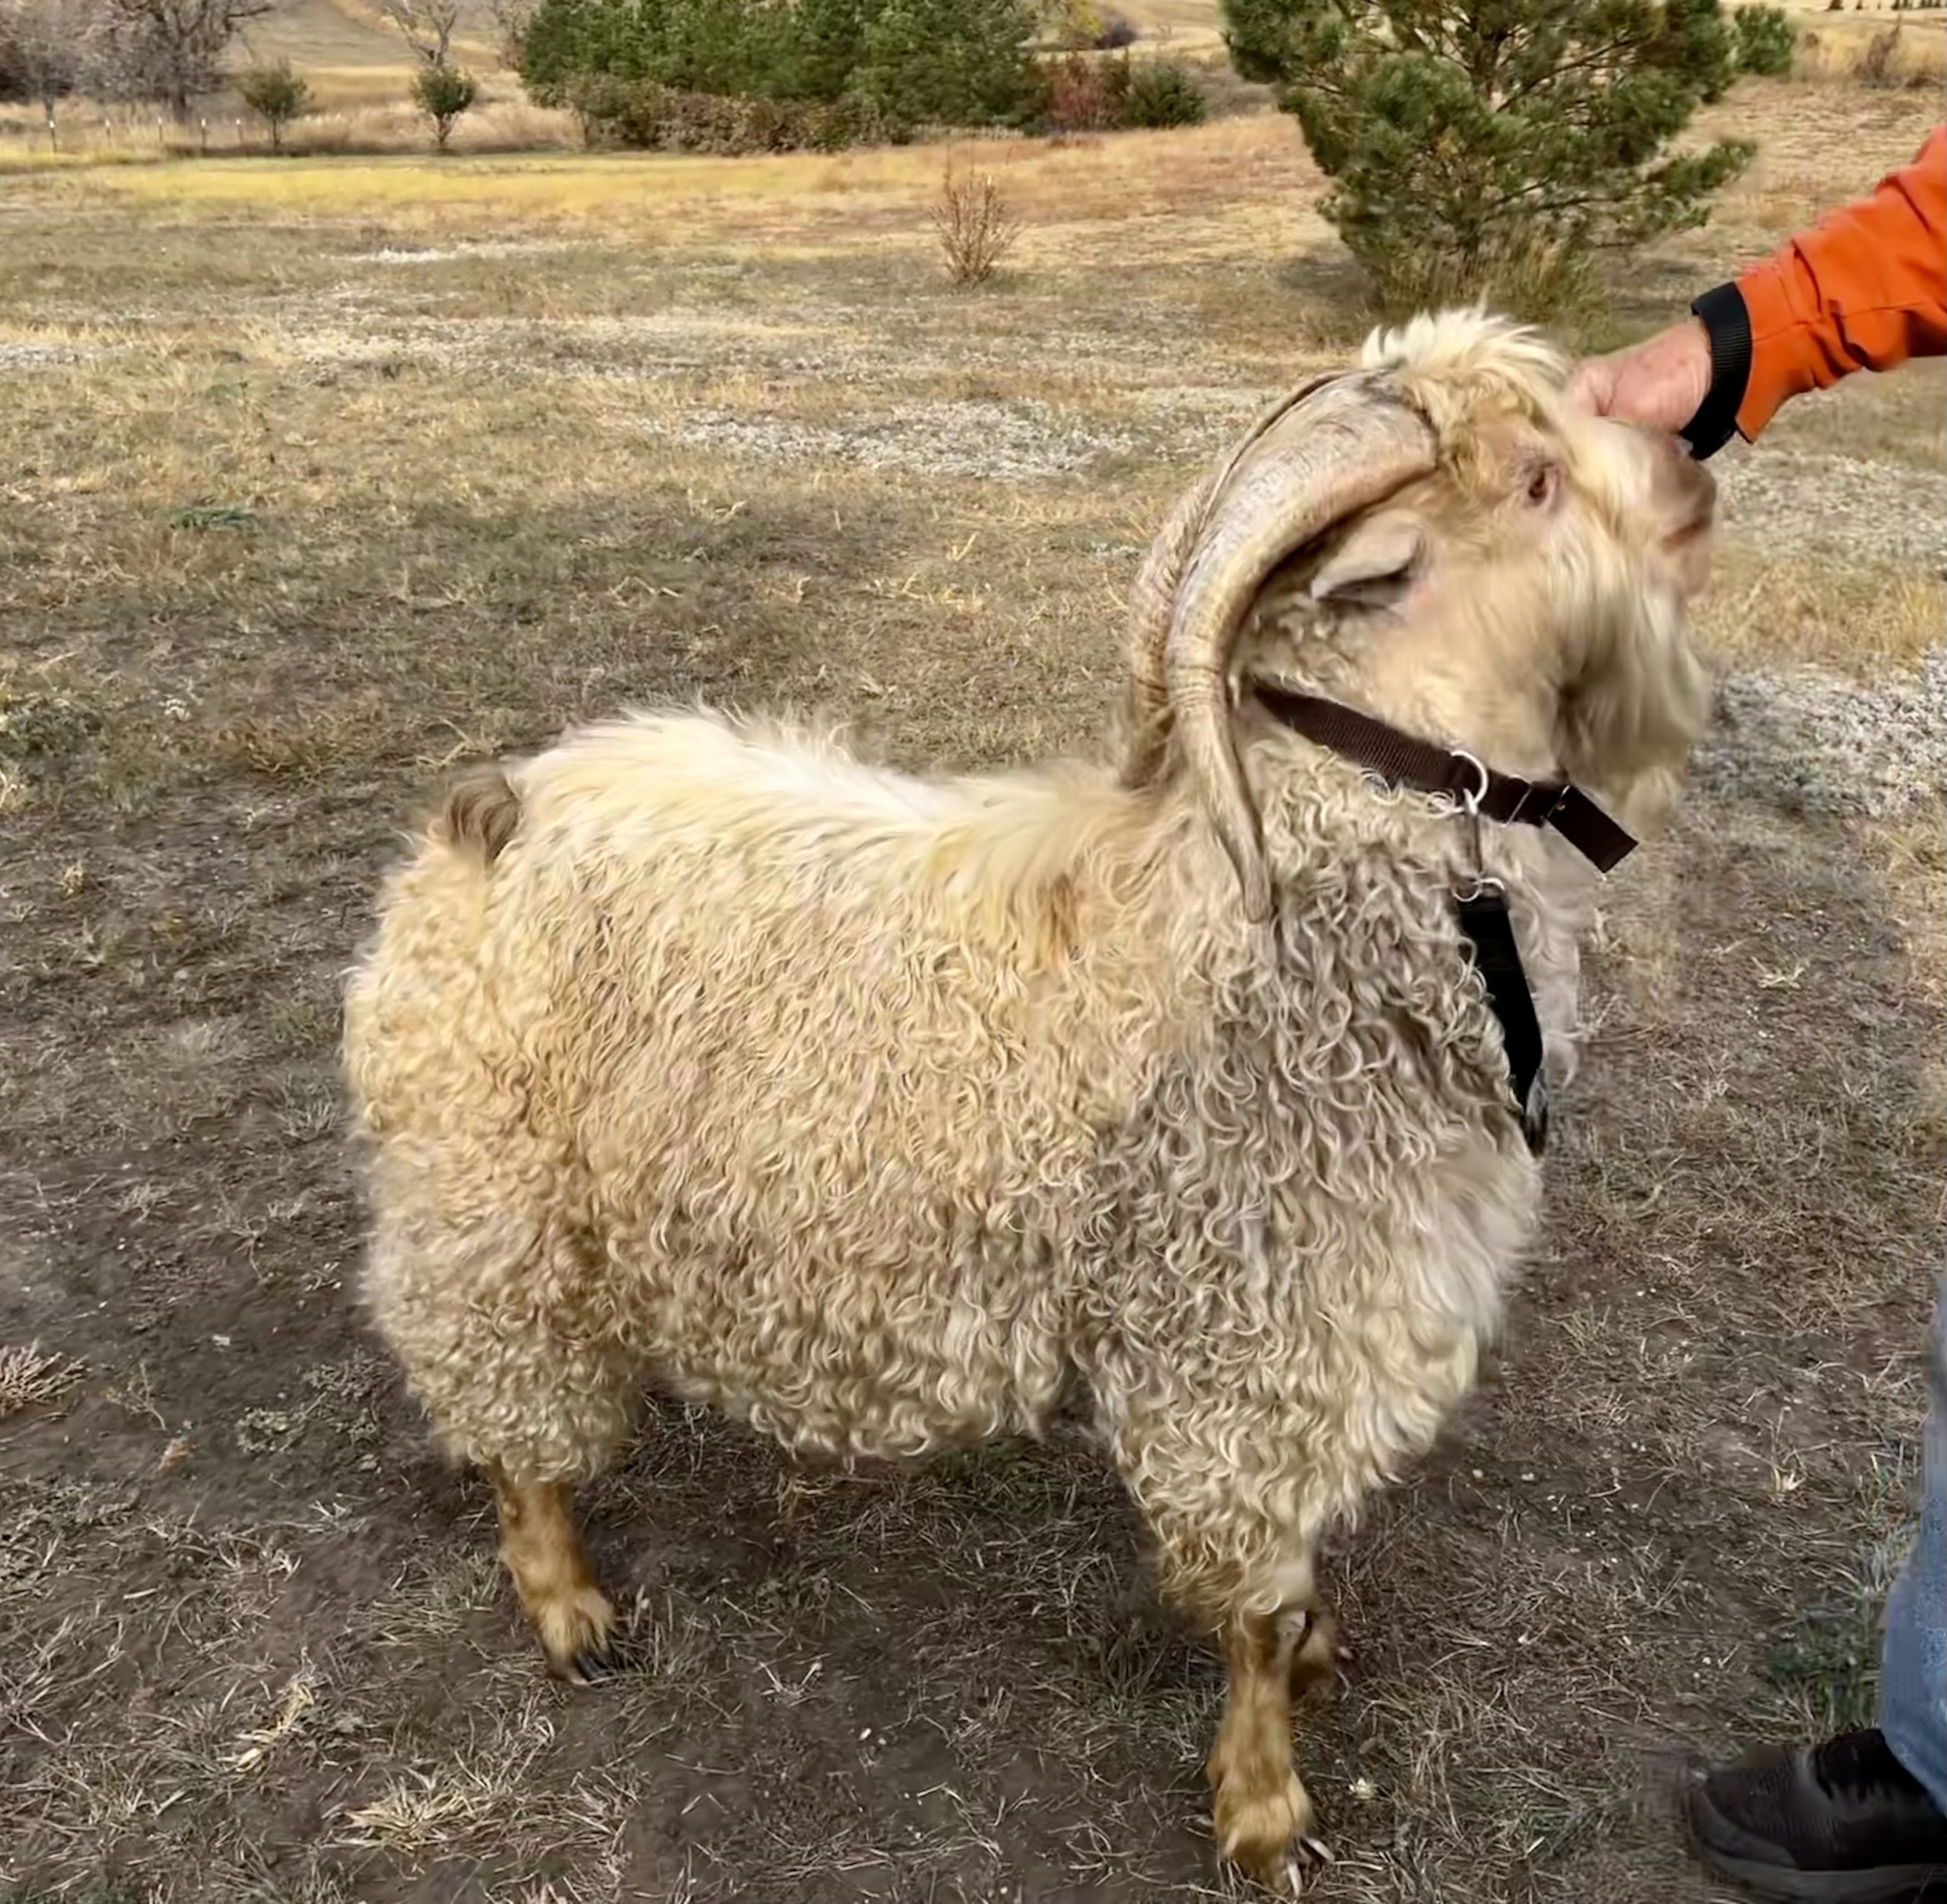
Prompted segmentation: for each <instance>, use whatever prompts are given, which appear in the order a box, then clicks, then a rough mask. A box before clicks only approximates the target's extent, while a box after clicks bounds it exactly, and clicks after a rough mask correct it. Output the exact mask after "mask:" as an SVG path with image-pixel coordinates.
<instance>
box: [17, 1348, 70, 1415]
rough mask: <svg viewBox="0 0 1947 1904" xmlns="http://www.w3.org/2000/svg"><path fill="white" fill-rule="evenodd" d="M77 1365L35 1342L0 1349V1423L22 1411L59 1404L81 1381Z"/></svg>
mask: <svg viewBox="0 0 1947 1904" xmlns="http://www.w3.org/2000/svg"><path fill="white" fill-rule="evenodd" d="M81 1374H82V1370H81V1364H80V1363H79V1362H70V1361H69V1360H68V1358H67V1357H66V1356H62V1355H56V1354H54V1353H51V1352H50V1351H49V1350H46V1349H43V1348H42V1347H41V1346H40V1343H37V1342H30V1343H27V1345H26V1346H25V1347H24V1348H20V1347H17V1348H0V1421H5V1419H7V1417H8V1416H10V1415H17V1414H19V1413H21V1411H22V1410H24V1409H28V1408H36V1407H40V1406H41V1405H42V1404H43V1403H47V1402H51V1401H59V1400H60V1399H61V1397H62V1396H63V1395H65V1394H67V1392H68V1390H69V1389H71V1388H72V1387H74V1385H75V1383H77V1382H78V1381H80V1380H81Z"/></svg>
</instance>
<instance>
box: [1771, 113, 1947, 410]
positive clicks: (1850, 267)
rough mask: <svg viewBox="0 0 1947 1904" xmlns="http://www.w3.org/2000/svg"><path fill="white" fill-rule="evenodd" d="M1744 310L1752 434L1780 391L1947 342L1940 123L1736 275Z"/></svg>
mask: <svg viewBox="0 0 1947 1904" xmlns="http://www.w3.org/2000/svg"><path fill="white" fill-rule="evenodd" d="M1737 288H1738V291H1739V294H1740V295H1741V296H1742V297H1743V299H1744V304H1745V310H1747V311H1748V313H1750V318H1751V374H1750V377H1749V378H1748V380H1747V381H1746V383H1745V386H1744V397H1743V400H1742V402H1740V403H1739V405H1738V410H1737V428H1738V434H1739V435H1740V436H1742V437H1745V439H1746V440H1749V439H1750V438H1752V437H1755V436H1756V435H1757V434H1758V431H1761V429H1763V428H1764V426H1765V424H1768V423H1769V422H1770V421H1771V418H1772V415H1773V414H1774V412H1776V410H1777V408H1778V406H1779V405H1780V404H1781V403H1783V402H1784V401H1785V399H1787V397H1791V396H1797V395H1798V394H1799V393H1800V392H1801V391H1803V390H1822V389H1825V388H1826V387H1827V386H1828V385H1829V384H1833V383H1837V382H1838V380H1839V379H1840V378H1841V377H1844V376H1846V375H1847V374H1848V373H1850V372H1852V371H1853V370H1891V368H1892V367H1893V366H1894V365H1895V364H1903V363H1904V362H1905V361H1906V360H1907V358H1910V357H1938V356H1939V355H1940V354H1942V352H1943V351H1947V126H1936V127H1935V128H1934V129H1933V132H1932V133H1931V134H1930V135H1929V137H1928V138H1927V141H1926V144H1925V145H1923V146H1922V147H1921V148H1920V154H1919V156H1918V157H1917V158H1916V159H1915V160H1914V162H1913V164H1910V165H1909V166H1907V167H1906V168H1905V169H1904V170H1902V171H1898V172H1895V173H1890V174H1889V175H1888V176H1887V177H1885V178H1884V179H1882V180H1880V182H1879V185H1878V186H1877V187H1876V189H1874V190H1873V191H1872V192H1870V193H1869V194H1868V195H1866V197H1865V198H1863V199H1858V200H1856V202H1854V203H1853V204H1851V205H1847V206H1846V207H1844V208H1843V209H1842V210H1841V211H1834V212H1833V213H1832V214H1831V215H1830V216H1829V217H1828V218H1824V219H1822V220H1821V221H1819V223H1818V224H1816V225H1815V226H1814V227H1812V229H1811V230H1809V231H1805V232H1801V233H1800V234H1799V235H1798V237H1796V238H1794V239H1793V240H1791V242H1790V243H1789V244H1787V245H1785V246H1783V247H1782V248H1781V249H1780V250H1778V251H1777V252H1774V253H1773V254H1772V255H1771V256H1770V257H1769V258H1768V259H1765V261H1764V262H1763V263H1762V264H1761V265H1753V266H1752V269H1750V270H1749V271H1748V272H1745V274H1744V275H1743V276H1742V277H1741V278H1739V279H1738V280H1737Z"/></svg>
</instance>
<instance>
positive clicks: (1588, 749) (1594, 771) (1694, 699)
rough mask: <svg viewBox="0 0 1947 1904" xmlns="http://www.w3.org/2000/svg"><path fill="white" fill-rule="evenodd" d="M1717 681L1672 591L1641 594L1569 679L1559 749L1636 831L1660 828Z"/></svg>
mask: <svg viewBox="0 0 1947 1904" xmlns="http://www.w3.org/2000/svg"><path fill="white" fill-rule="evenodd" d="M1559 719H1560V729H1561V732H1560V736H1559V741H1558V752H1559V755H1560V758H1561V762H1562V765H1563V768H1564V770H1565V771H1567V774H1568V776H1569V777H1570V778H1571V779H1572V780H1574V781H1576V782H1577V784H1579V785H1580V786H1582V787H1585V788H1587V790H1588V791H1589V792H1590V793H1592V794H1593V795H1594V796H1596V797H1597V798H1598V799H1600V800H1602V803H1603V805H1604V806H1605V807H1606V808H1607V809H1608V810H1609V812H1610V813H1611V814H1612V815H1613V816H1614V817H1615V818H1616V819H1617V820H1618V822H1621V825H1624V826H1626V827H1628V828H1629V830H1630V831H1631V832H1632V833H1639V834H1640V833H1646V832H1650V831H1655V830H1656V828H1659V827H1660V826H1661V825H1663V822H1665V821H1666V819H1667V818H1668V817H1669V813H1670V811H1671V809H1672V807H1673V806H1675V803H1676V800H1677V798H1678V796H1679V794H1680V793H1682V789H1683V782H1684V777H1685V769H1686V768H1687V767H1688V763H1689V758H1690V750H1691V748H1692V747H1693V746H1694V745H1695V744H1696V742H1698V740H1700V739H1702V737H1703V736H1704V732H1705V730H1706V729H1707V727H1708V726H1709V724H1710V676H1709V675H1707V673H1706V672H1704V666H1703V663H1701V661H1699V660H1698V657H1697V655H1696V653H1695V650H1694V649H1693V648H1692V647H1691V643H1690V638H1689V634H1688V629H1687V627H1686V624H1685V616H1684V612H1683V609H1682V605H1681V604H1680V603H1679V602H1675V601H1674V600H1669V599H1664V600H1656V599H1650V600H1639V601H1638V602H1637V603H1636V604H1635V605H1634V613H1633V614H1631V615H1629V616H1628V618H1627V619H1626V620H1625V621H1621V623H1619V624H1618V625H1616V626H1615V627H1613V628H1610V629H1608V630H1606V631H1602V634H1600V635H1599V637H1597V639H1596V640H1595V641H1594V642H1593V644H1591V646H1590V650H1589V654H1588V658H1587V662H1586V663H1585V665H1584V666H1583V669H1581V671H1580V673H1579V674H1578V675H1577V676H1576V678H1575V679H1573V680H1572V681H1571V682H1568V683H1567V685H1566V687H1565V688H1564V690H1563V691H1562V695H1561V713H1560V717H1559Z"/></svg>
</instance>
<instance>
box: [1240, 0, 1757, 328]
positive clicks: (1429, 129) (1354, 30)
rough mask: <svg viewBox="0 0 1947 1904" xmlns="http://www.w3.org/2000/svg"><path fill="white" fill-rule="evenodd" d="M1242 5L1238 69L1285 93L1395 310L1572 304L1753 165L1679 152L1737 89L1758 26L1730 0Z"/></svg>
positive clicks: (1255, 1)
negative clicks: (1736, 14)
mask: <svg viewBox="0 0 1947 1904" xmlns="http://www.w3.org/2000/svg"><path fill="white" fill-rule="evenodd" d="M1745 11H1746V12H1747V13H1748V14H1758V13H1760V12H1763V13H1770V12H1771V11H1773V10H1772V9H1769V8H1762V9H1760V8H1749V9H1746V10H1745ZM1224 18H1225V25H1226V29H1227V31H1226V37H1227V38H1228V40H1229V43H1230V46H1231V59H1232V60H1233V62H1234V64H1235V65H1236V66H1237V70H1238V72H1240V73H1241V74H1242V75H1243V76H1244V77H1245V78H1247V79H1252V80H1257V81H1268V82H1269V83H1271V84H1275V85H1276V86H1277V87H1278V88H1279V103H1280V104H1281V105H1282V106H1283V107H1284V109H1285V110H1286V111H1287V112H1289V113H1293V114H1294V115H1295V116H1296V117H1297V121H1298V124H1299V126H1301V129H1303V131H1304V138H1305V143H1306V144H1307V146H1309V147H1310V150H1311V154H1312V157H1313V158H1314V159H1315V160H1316V161H1317V163H1318V164H1319V167H1320V169H1321V170H1323V172H1324V173H1325V174H1326V176H1327V177H1328V178H1329V179H1330V180H1331V181H1332V189H1331V191H1330V192H1329V194H1328V195H1327V196H1326V199H1325V202H1324V204H1323V207H1322V209H1323V211H1324V214H1325V215H1326V217H1327V218H1329V219H1330V220H1331V221H1332V223H1333V224H1335V225H1336V227H1338V230H1339V235H1340V237H1342V238H1343V239H1344V240H1345V243H1346V244H1347V245H1348V247H1349V248H1350V249H1351V251H1352V253H1353V254H1354V256H1355V257H1357V258H1358V260H1359V262H1361V264H1362V265H1364V266H1365V268H1366V270H1367V273H1368V275H1370V277H1371V280H1372V283H1373V288H1374V291H1375V293H1376V294H1377V298H1378V300H1379V302H1380V304H1381V305H1382V306H1383V307H1386V308H1388V309H1390V310H1405V309H1410V308H1414V307H1422V306H1425V305H1428V304H1440V303H1446V302H1448V301H1451V300H1453V299H1456V298H1459V297H1473V296H1485V297H1488V298H1489V299H1491V300H1493V301H1494V302H1495V303H1497V304H1501V305H1503V306H1504V307H1509V308H1511V309H1513V310H1517V311H1523V312H1525V313H1526V314H1529V315H1531V316H1550V315H1554V314H1557V313H1561V312H1562V311H1564V310H1572V309H1573V308H1574V307H1576V306H1577V304H1579V303H1580V302H1581V301H1582V300H1583V298H1585V297H1587V294H1588V293H1589V291H1590V284H1591V267H1592V265H1593V261H1594V259H1595V258H1596V256H1597V255H1598V254H1599V253H1602V252H1604V251H1608V250H1627V249H1628V248H1629V247H1631V246H1637V245H1640V244H1642V243H1645V242H1647V240H1650V239H1652V238H1654V237H1659V236H1660V235H1661V234H1664V233H1666V232H1671V231H1677V230H1687V229H1689V228H1691V227H1694V226H1697V225H1700V224H1703V223H1704V221H1705V220H1706V219H1707V218H1708V216H1709V215H1710V198H1711V195H1712V194H1713V193H1714V192H1717V190H1718V189H1720V187H1721V186H1723V185H1724V184H1725V183H1727V182H1728V181H1729V180H1731V179H1733V178H1735V177H1736V176H1737V174H1738V173H1739V172H1740V171H1742V170H1743V168H1744V167H1745V165H1746V164H1748V162H1749V161H1750V158H1751V156H1752V150H1753V148H1752V146H1751V145H1749V144H1748V143H1747V142H1746V141H1743V140H1739V139H1720V140H1719V141H1717V142H1716V143H1714V144H1713V145H1709V146H1707V147H1706V148H1704V149H1702V150H1701V151H1684V152H1681V153H1676V152H1672V151H1670V150H1669V148H1670V145H1671V142H1672V141H1673V140H1674V139H1675V138H1676V136H1677V135H1678V134H1679V133H1680V132H1682V130H1683V129H1684V128H1685V126H1686V125H1687V124H1688V122H1689V120H1690V118H1691V114H1692V113H1694V111H1695V110H1696V109H1697V107H1698V106H1699V105H1700V104H1702V103H1704V102H1706V101H1708V100H1715V99H1717V98H1720V97H1722V95H1723V93H1724V91H1726V88H1727V87H1729V85H1730V84H1731V82H1732V80H1733V78H1734V77H1735V76H1736V72H1737V70H1738V68H1739V50H1740V43H1741V41H1742V40H1745V39H1748V37H1750V35H1749V31H1748V27H1746V25H1745V23H1744V22H1740V23H1739V24H1740V27H1745V31H1744V32H1742V33H1733V29H1732V25H1731V23H1730V21H1729V20H1728V19H1726V17H1725V15H1724V14H1723V12H1722V11H1720V8H1719V6H1718V4H1717V0H1224ZM1759 37H1760V38H1762V37H1764V36H1763V35H1762V34H1760V35H1759Z"/></svg>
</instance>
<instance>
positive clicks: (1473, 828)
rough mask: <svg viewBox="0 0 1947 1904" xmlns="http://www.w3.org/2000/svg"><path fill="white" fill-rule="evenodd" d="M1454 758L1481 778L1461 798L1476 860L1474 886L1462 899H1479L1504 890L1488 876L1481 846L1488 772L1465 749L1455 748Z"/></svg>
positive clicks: (1462, 809) (1497, 881)
mask: <svg viewBox="0 0 1947 1904" xmlns="http://www.w3.org/2000/svg"><path fill="white" fill-rule="evenodd" d="M1453 758H1455V759H1456V760H1462V761H1466V763H1467V764H1468V765H1469V767H1471V768H1472V769H1473V770H1474V771H1475V773H1476V774H1479V776H1480V777H1481V778H1480V784H1479V786H1478V787H1473V788H1472V789H1471V790H1469V791H1467V792H1466V793H1463V794H1462V795H1461V796H1460V809H1461V811H1462V812H1464V813H1465V814H1466V816H1467V833H1468V838H1469V841H1470V842H1471V843H1472V847H1473V858H1474V867H1473V873H1474V883H1473V885H1472V888H1471V889H1470V890H1469V891H1468V892H1464V893H1463V894H1462V895H1460V897H1461V898H1463V899H1477V898H1479V897H1480V895H1482V893H1484V892H1501V891H1503V890H1504V888H1503V887H1502V885H1501V882H1500V881H1499V880H1498V879H1492V878H1490V877H1489V876H1488V866H1487V859H1486V857H1485V853H1483V851H1482V846H1481V803H1482V801H1483V800H1484V799H1486V798H1487V794H1488V770H1487V768H1486V767H1485V764H1483V763H1482V761H1479V760H1477V759H1476V758H1475V757H1474V756H1473V755H1472V754H1470V753H1469V752H1467V750H1466V749H1465V748H1464V747H1456V748H1455V749H1454V750H1453Z"/></svg>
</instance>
